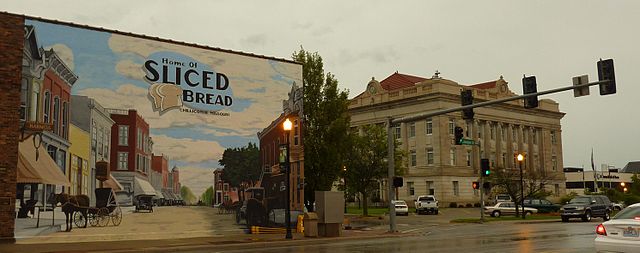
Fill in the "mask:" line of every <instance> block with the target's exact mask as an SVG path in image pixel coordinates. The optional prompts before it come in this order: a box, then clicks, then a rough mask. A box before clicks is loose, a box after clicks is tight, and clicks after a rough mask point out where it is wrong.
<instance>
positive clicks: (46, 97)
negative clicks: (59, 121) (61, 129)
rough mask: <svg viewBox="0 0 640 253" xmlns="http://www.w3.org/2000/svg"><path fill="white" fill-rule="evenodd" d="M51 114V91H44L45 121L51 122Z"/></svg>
mask: <svg viewBox="0 0 640 253" xmlns="http://www.w3.org/2000/svg"><path fill="white" fill-rule="evenodd" d="M50 115H51V93H49V91H45V92H44V123H49V121H50V120H51V119H50V117H49V116H50Z"/></svg>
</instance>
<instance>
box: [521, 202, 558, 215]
mask: <svg viewBox="0 0 640 253" xmlns="http://www.w3.org/2000/svg"><path fill="white" fill-rule="evenodd" d="M524 206H525V207H532V208H535V209H538V212H540V213H555V212H558V211H560V207H561V206H560V205H557V204H554V203H551V201H548V200H546V199H525V200H524Z"/></svg>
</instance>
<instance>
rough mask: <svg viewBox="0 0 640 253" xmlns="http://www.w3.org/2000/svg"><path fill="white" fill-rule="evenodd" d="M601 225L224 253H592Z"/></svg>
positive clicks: (431, 229)
mask: <svg viewBox="0 0 640 253" xmlns="http://www.w3.org/2000/svg"><path fill="white" fill-rule="evenodd" d="M600 222H601V221H599V220H597V221H592V222H588V223H582V222H569V223H561V222H552V223H536V224H515V223H489V224H455V225H453V224H452V225H436V226H427V227H422V228H417V229H415V230H413V231H411V233H407V236H406V237H397V238H384V239H379V238H378V239H373V240H358V241H335V242H333V243H332V242H329V243H326V244H319V245H301V246H288V247H273V248H259V249H242V250H233V251H224V252H278V253H283V252H322V253H325V252H326V253H343V252H361V253H365V252H456V253H466V252H595V249H594V244H593V240H594V238H595V233H594V229H595V226H597V225H598V224H599V223H600ZM212 251H215V249H209V250H206V251H195V252H212Z"/></svg>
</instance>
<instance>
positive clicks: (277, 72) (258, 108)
mask: <svg viewBox="0 0 640 253" xmlns="http://www.w3.org/2000/svg"><path fill="white" fill-rule="evenodd" d="M25 23H26V25H27V26H31V27H33V31H34V32H35V34H36V37H37V43H38V47H39V48H43V49H44V50H45V51H51V49H52V51H54V52H55V54H56V55H57V57H58V58H60V59H61V61H62V62H63V63H64V65H66V68H68V69H69V70H70V71H72V73H73V74H74V75H75V77H76V78H77V80H76V81H75V83H73V85H72V86H71V89H70V90H71V95H73V96H86V97H88V98H91V99H93V100H95V102H96V103H98V104H100V105H101V106H102V107H104V108H106V110H107V111H109V112H112V113H117V112H127V111H130V110H135V111H136V114H137V116H139V118H141V119H142V120H143V121H144V122H145V123H146V124H148V130H143V131H142V132H140V133H137V131H136V130H134V129H129V133H130V136H132V135H135V134H138V136H142V138H143V139H142V140H143V144H140V147H141V150H143V152H142V154H143V155H144V156H148V157H143V158H142V159H141V160H142V161H140V162H138V161H137V159H139V158H137V157H136V158H134V159H136V161H135V162H133V163H134V164H135V166H136V167H137V166H138V165H140V166H141V167H143V170H142V171H148V172H147V173H149V171H150V170H149V168H146V167H150V166H149V165H148V164H149V163H150V161H151V160H152V159H151V153H153V154H155V155H159V154H163V155H164V156H165V157H167V160H168V164H169V165H168V166H169V168H172V167H177V168H179V170H180V176H179V182H180V184H181V185H183V186H188V187H189V188H191V190H192V191H193V192H194V193H196V194H199V193H201V192H204V191H205V190H206V189H207V188H208V187H209V186H211V185H212V177H213V174H212V172H213V169H215V168H217V167H219V165H218V160H219V159H220V158H221V156H222V153H223V151H224V149H225V148H228V147H240V146H245V145H247V143H249V142H253V143H257V142H258V138H257V136H256V133H257V132H258V131H260V130H262V129H263V128H264V127H265V126H268V125H269V124H270V123H271V122H272V121H273V119H275V118H277V117H278V116H279V115H280V113H281V112H282V101H283V100H286V99H287V93H288V92H289V91H290V90H291V87H292V84H293V83H294V82H295V83H298V84H300V83H302V81H301V76H302V66H301V65H298V64H294V63H292V62H289V61H284V60H279V59H272V58H267V57H258V56H252V55H246V54H240V53H234V52H228V51H225V50H215V49H207V48H203V47H196V46H189V45H184V44H181V43H169V42H163V41H159V40H152V39H146V38H141V37H136V36H127V35H122V34H119V33H110V32H106V31H103V30H91V29H83V28H78V27H74V26H69V25H63V24H55V23H49V22H44V21H41V20H29V19H27V20H26V21H25ZM56 106H57V105H56ZM39 108H40V109H43V108H42V105H40V107H39ZM65 110H66V109H65ZM70 113H73V112H70ZM46 116H47V117H50V115H48V114H47V115H46ZM112 118H113V117H112ZM65 120H66V119H65ZM116 121H117V120H116ZM116 124H118V123H117V122H116ZM65 131H68V130H65ZM118 131H119V129H117V128H116V129H112V139H115V140H113V141H112V143H118V141H119V140H118V138H117V136H118V135H117V134H118ZM147 132H148V133H147ZM72 137H73V136H72ZM145 137H148V139H149V144H145V143H146V141H145V140H146V139H144V138H145ZM138 139H140V138H138ZM70 142H71V143H73V141H70ZM146 145H148V147H147V146H146ZM111 148H112V149H113V148H114V147H111ZM149 151H150V152H149ZM74 155H75V154H74ZM120 158H122V157H120V156H118V155H116V156H113V155H112V157H111V162H112V163H118V162H119V159H120ZM67 160H68V159H67ZM65 166H66V165H65ZM118 166H119V165H118ZM67 167H68V166H67ZM145 168H146V170H145ZM165 177H166V176H165ZM160 178H162V176H161V175H160ZM153 180H155V179H152V178H148V179H147V181H153ZM157 181H158V182H162V181H166V180H160V179H158V180H157ZM119 183H123V182H119ZM75 185H77V184H74V186H75ZM124 188H126V189H127V190H128V191H132V189H131V188H132V186H128V185H124Z"/></svg>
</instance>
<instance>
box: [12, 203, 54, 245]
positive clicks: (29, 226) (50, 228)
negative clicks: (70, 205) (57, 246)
mask: <svg viewBox="0 0 640 253" xmlns="http://www.w3.org/2000/svg"><path fill="white" fill-rule="evenodd" d="M54 212H55V213H54ZM54 212H51V211H48V212H41V213H40V223H39V224H38V216H37V213H36V215H34V217H32V218H16V220H15V223H14V224H15V230H14V234H15V238H16V239H22V238H30V237H34V236H40V235H47V234H51V233H55V232H58V231H62V230H64V229H65V225H64V222H65V216H64V213H63V212H61V211H60V209H59V208H58V209H56V211H54ZM53 218H55V219H53ZM52 219H53V220H52Z"/></svg>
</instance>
